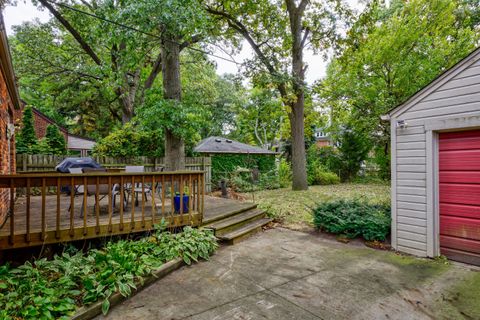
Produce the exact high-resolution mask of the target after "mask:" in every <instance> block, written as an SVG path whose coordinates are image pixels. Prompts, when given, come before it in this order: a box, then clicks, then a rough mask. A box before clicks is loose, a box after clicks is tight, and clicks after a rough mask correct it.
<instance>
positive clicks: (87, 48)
mask: <svg viewBox="0 0 480 320" xmlns="http://www.w3.org/2000/svg"><path fill="white" fill-rule="evenodd" d="M38 1H39V2H40V3H41V4H42V6H44V7H45V8H47V9H48V11H50V12H51V13H52V14H53V16H54V17H55V18H57V20H58V21H59V22H60V23H61V24H62V25H63V26H64V27H65V28H66V29H67V30H68V31H69V32H70V33H71V35H72V36H73V37H74V38H75V40H77V42H78V44H80V46H81V47H82V49H83V51H85V52H86V53H87V54H88V55H89V56H90V57H91V58H92V60H93V61H94V62H95V63H96V64H97V65H101V64H102V61H101V60H100V58H99V57H98V56H97V54H96V53H95V52H94V51H93V49H92V48H91V47H90V46H89V45H88V44H87V42H86V41H85V40H84V39H83V37H82V36H81V35H80V33H79V32H78V31H77V30H76V29H75V28H74V27H73V26H72V25H71V24H70V22H68V20H67V19H65V18H64V17H63V16H62V15H61V14H60V12H58V11H57V10H56V9H55V8H54V7H53V6H52V5H51V4H50V3H49V2H48V0H38Z"/></svg>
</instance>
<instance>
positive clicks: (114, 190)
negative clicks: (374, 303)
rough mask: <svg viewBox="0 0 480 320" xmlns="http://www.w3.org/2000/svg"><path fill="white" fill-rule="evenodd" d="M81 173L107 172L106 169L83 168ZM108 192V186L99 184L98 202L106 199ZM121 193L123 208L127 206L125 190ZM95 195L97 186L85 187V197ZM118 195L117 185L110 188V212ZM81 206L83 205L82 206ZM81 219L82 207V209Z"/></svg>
mask: <svg viewBox="0 0 480 320" xmlns="http://www.w3.org/2000/svg"><path fill="white" fill-rule="evenodd" d="M82 171H83V173H95V172H107V169H105V168H83V170H82ZM109 190H110V189H109V185H108V184H99V185H98V194H99V195H100V196H101V197H99V199H98V202H100V201H102V200H103V199H104V198H105V197H108V195H109ZM123 192H124V197H123V201H124V206H125V207H126V206H127V205H128V199H127V197H126V195H125V190H124V191H123ZM96 193H97V186H96V185H88V186H87V195H88V196H91V195H95V194H96ZM120 193H121V188H120V185H119V184H114V185H113V186H112V211H113V209H114V208H115V203H116V199H117V196H118V195H120ZM97 205H98V204H97V202H96V200H95V208H96V207H97ZM82 206H83V204H82ZM82 217H83V207H82Z"/></svg>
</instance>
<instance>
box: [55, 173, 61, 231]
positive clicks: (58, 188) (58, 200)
mask: <svg viewBox="0 0 480 320" xmlns="http://www.w3.org/2000/svg"><path fill="white" fill-rule="evenodd" d="M60 191H61V185H60V178H58V177H57V188H56V195H57V210H56V214H57V216H56V219H55V238H56V239H60V207H61V205H60Z"/></svg>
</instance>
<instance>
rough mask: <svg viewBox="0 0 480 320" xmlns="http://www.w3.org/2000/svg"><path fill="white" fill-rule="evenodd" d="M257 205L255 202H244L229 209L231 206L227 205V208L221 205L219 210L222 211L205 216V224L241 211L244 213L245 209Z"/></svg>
mask: <svg viewBox="0 0 480 320" xmlns="http://www.w3.org/2000/svg"><path fill="white" fill-rule="evenodd" d="M256 207H257V205H256V204H255V203H248V204H247V203H246V204H242V206H241V207H239V208H235V209H234V210H232V209H229V208H230V207H229V206H226V207H225V208H222V207H220V208H218V209H217V210H218V211H221V213H219V214H215V215H212V216H211V217H204V219H203V226H205V225H207V224H211V223H213V222H216V221H220V220H223V219H226V218H229V217H231V216H235V215H237V214H239V213H242V212H245V211H248V210H252V209H255V208H256Z"/></svg>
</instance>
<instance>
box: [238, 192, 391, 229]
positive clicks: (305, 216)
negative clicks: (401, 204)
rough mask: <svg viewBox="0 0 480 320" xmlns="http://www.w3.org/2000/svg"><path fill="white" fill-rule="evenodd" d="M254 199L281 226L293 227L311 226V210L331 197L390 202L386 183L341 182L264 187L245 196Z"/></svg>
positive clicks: (379, 202) (332, 198)
mask: <svg viewBox="0 0 480 320" xmlns="http://www.w3.org/2000/svg"><path fill="white" fill-rule="evenodd" d="M245 197H246V198H248V199H252V197H253V198H254V199H255V202H256V203H258V206H259V207H260V208H262V209H264V210H266V211H267V214H268V215H269V216H270V217H272V218H274V219H275V220H276V221H277V222H280V223H282V225H283V226H285V227H287V228H290V229H294V230H302V229H311V228H312V227H313V226H314V224H313V215H312V209H313V208H316V207H317V206H318V205H319V204H321V203H325V202H330V201H334V200H340V199H345V200H352V199H358V200H362V201H365V202H367V203H370V204H385V205H388V204H389V203H390V186H389V185H388V184H386V183H385V184H361V183H342V184H335V185H326V186H310V187H309V188H308V190H306V191H292V190H291V189H290V188H283V189H275V190H263V191H259V192H255V193H249V194H247V195H245Z"/></svg>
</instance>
